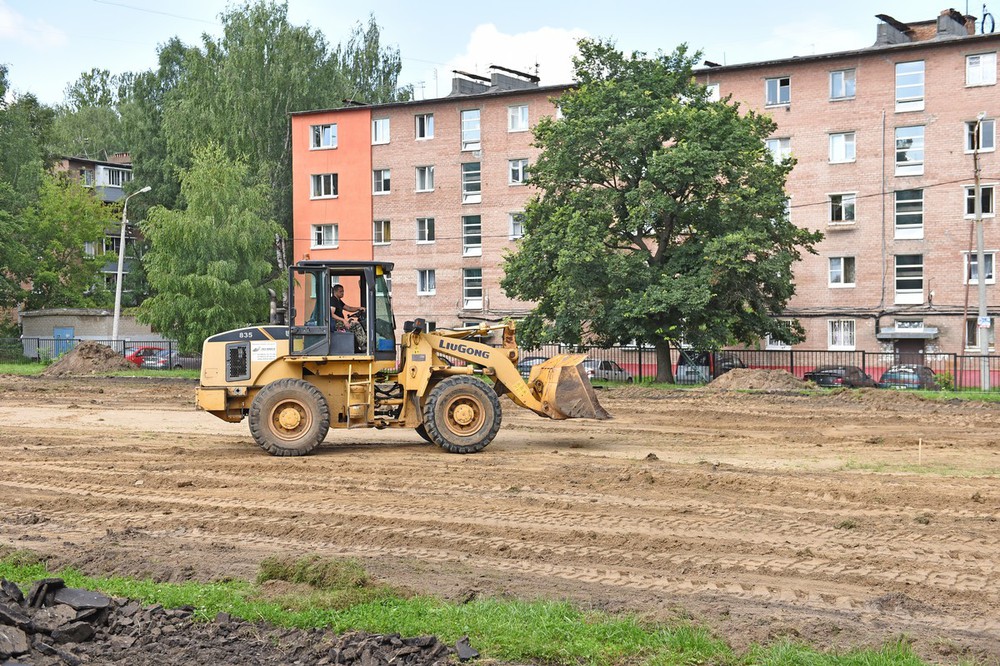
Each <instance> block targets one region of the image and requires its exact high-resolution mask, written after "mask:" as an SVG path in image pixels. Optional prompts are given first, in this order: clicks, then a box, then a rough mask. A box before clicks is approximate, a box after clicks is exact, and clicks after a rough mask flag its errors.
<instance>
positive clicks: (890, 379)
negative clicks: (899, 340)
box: [878, 365, 941, 391]
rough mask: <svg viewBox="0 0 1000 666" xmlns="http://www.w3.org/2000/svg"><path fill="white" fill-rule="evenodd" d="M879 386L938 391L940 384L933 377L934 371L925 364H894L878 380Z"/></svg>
mask: <svg viewBox="0 0 1000 666" xmlns="http://www.w3.org/2000/svg"><path fill="white" fill-rule="evenodd" d="M878 387H879V388H891V389H925V390H928V391H940V390H941V385H940V384H938V383H937V379H936V378H935V377H934V371H933V370H931V369H930V368H928V367H927V366H926V365H894V366H892V367H891V368H889V369H888V370H886V371H885V372H883V373H882V376H881V377H879V380H878Z"/></svg>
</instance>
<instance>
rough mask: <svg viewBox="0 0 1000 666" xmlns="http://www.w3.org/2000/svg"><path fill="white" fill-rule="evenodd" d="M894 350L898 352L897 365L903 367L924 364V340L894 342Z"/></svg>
mask: <svg viewBox="0 0 1000 666" xmlns="http://www.w3.org/2000/svg"><path fill="white" fill-rule="evenodd" d="M893 348H894V351H895V352H896V363H899V364H901V365H923V364H924V341H923V340H894V341H893Z"/></svg>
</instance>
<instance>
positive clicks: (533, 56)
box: [445, 23, 588, 85]
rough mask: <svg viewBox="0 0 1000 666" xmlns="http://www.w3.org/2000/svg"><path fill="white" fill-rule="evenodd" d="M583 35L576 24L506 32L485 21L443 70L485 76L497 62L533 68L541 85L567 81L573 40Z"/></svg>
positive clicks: (524, 69)
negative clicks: (512, 32) (462, 51)
mask: <svg viewBox="0 0 1000 666" xmlns="http://www.w3.org/2000/svg"><path fill="white" fill-rule="evenodd" d="M587 36H588V33H587V31H585V30H582V29H579V28H574V29H571V30H565V29H562V28H540V29H538V30H535V31H533V32H522V33H518V34H516V35H506V34H504V33H502V32H500V31H499V30H497V27H496V26H495V25H493V24H492V23H486V24H482V25H479V26H476V28H475V30H473V31H472V34H471V35H470V36H469V43H468V45H467V46H466V51H465V53H463V54H462V55H459V56H456V57H454V58H452V59H451V60H450V61H448V63H447V65H446V66H445V67H446V69H445V71H446V72H448V73H449V74H450V72H451V70H453V69H458V70H461V71H463V72H471V73H472V74H480V75H482V76H489V66H490V65H500V66H501V67H508V68H510V69H516V70H518V71H520V72H527V73H529V74H535V73H536V72H537V74H538V76H539V77H540V78H541V85H556V84H560V83H569V82H571V81H572V80H573V62H572V58H573V56H575V55H577V48H576V42H577V41H578V40H579V39H581V38H583V37H587ZM536 65H537V69H536Z"/></svg>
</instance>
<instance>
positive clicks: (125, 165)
mask: <svg viewBox="0 0 1000 666" xmlns="http://www.w3.org/2000/svg"><path fill="white" fill-rule="evenodd" d="M60 159H62V160H65V161H67V162H85V163H87V164H95V165H99V166H108V167H116V168H119V169H131V168H132V162H131V161H128V162H109V161H107V160H95V159H91V158H89V157H73V156H69V155H63V156H62V157H61V158H60Z"/></svg>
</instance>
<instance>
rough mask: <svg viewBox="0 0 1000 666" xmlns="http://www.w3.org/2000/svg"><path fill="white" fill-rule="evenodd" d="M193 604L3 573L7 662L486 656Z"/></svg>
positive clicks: (421, 665) (1, 634)
mask: <svg viewBox="0 0 1000 666" xmlns="http://www.w3.org/2000/svg"><path fill="white" fill-rule="evenodd" d="M192 611H193V609H191V608H180V609H165V608H163V606H160V605H158V604H157V605H153V606H142V605H141V604H139V603H137V602H135V601H130V600H128V599H118V598H110V597H106V596H104V595H102V594H98V593H96V592H90V591H87V590H80V589H75V588H69V587H66V586H65V583H64V581H63V580H62V579H60V578H46V579H43V580H39V581H36V582H35V583H34V584H33V585H32V586H31V589H30V590H29V591H28V593H27V595H25V594H24V593H23V591H22V590H21V589H20V588H19V587H18V586H17V585H15V584H14V583H11V582H9V581H6V580H3V579H0V665H2V666H15V665H17V664H24V665H26V666H28V665H32V666H57V665H58V666H63V665H66V664H68V665H69V666H77V665H78V664H130V665H145V664H149V665H152V664H157V665H161V664H177V665H180V664H185V665H187V664H289V665H293V664H310V665H316V666H319V665H323V664H364V665H365V666H381V665H388V664H393V665H397V664H398V665H399V666H425V665H431V664H447V663H448V661H449V656H450V655H457V656H458V657H459V659H461V660H463V661H464V660H466V659H469V658H472V657H475V656H478V654H477V653H476V652H475V650H473V649H472V648H471V647H469V644H468V640H467V639H462V640H460V641H459V642H458V644H457V645H456V647H455V648H454V649H453V648H451V647H449V646H448V645H445V644H444V643H441V642H440V641H439V640H438V639H437V638H436V637H434V636H421V637H417V638H402V637H400V636H399V635H398V634H390V635H384V634H368V633H364V632H351V633H346V634H342V635H337V634H334V633H333V632H330V631H325V630H321V629H309V630H302V629H282V628H277V627H274V626H272V625H269V624H266V623H262V622H258V623H253V622H246V621H243V620H238V619H234V618H231V617H230V616H229V615H228V614H226V613H219V615H218V616H217V617H216V618H215V621H214V622H195V621H193V619H192Z"/></svg>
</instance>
